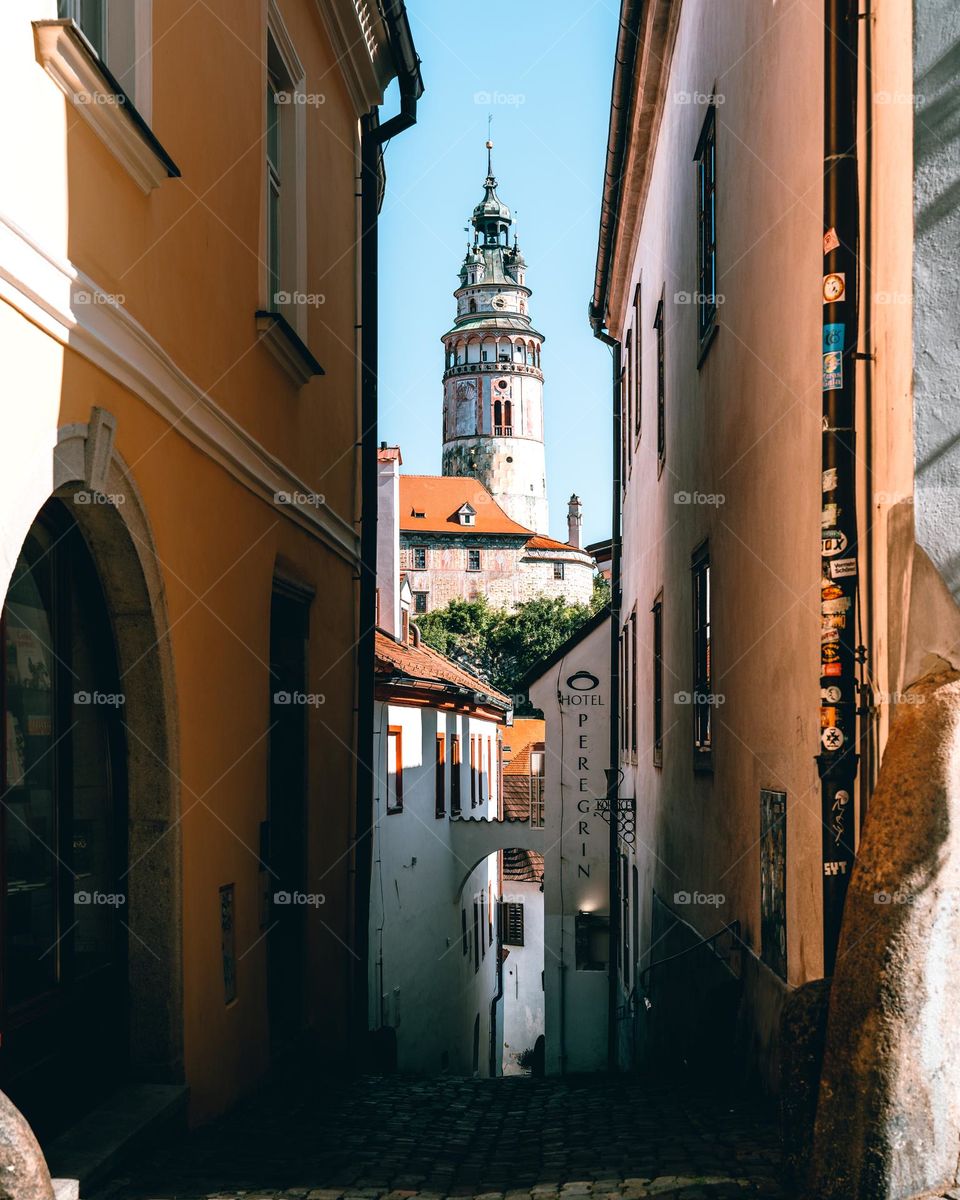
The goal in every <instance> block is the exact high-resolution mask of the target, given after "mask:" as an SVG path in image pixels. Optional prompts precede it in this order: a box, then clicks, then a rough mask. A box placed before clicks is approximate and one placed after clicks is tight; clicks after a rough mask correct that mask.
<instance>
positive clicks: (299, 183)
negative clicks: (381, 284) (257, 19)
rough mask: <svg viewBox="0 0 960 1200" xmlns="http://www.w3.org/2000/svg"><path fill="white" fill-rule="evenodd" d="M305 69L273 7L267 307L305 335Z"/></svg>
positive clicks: (269, 45) (269, 57) (269, 31)
mask: <svg viewBox="0 0 960 1200" xmlns="http://www.w3.org/2000/svg"><path fill="white" fill-rule="evenodd" d="M303 79H304V72H303V67H302V66H301V64H300V60H299V59H298V58H297V55H296V51H295V50H294V48H293V44H292V43H291V41H290V38H289V35H288V34H287V32H286V30H285V28H284V26H283V23H282V21H281V20H280V16H279V13H278V11H277V9H276V6H275V5H274V4H271V5H270V10H269V14H268V22H267V79H266V129H265V137H264V148H265V154H264V168H265V186H266V214H265V238H264V264H265V267H266V304H265V305H264V307H265V308H266V309H267V310H268V311H270V312H278V313H281V314H282V315H283V316H284V317H285V318H286V319H287V321H289V323H290V325H291V326H292V327H293V328H294V329H295V330H296V331H297V333H298V334H300V335H301V336H303V335H304V334H305V332H306V304H305V303H298V300H299V299H300V296H301V295H302V294H303V292H304V286H303V274H302V272H303V264H304V259H305V253H306V246H305V241H306V191H305V183H306V176H305V161H304V160H305V150H306V130H305V125H304V121H305V115H304V109H305V106H304V105H303V103H302V102H301V99H299V97H302V93H303Z"/></svg>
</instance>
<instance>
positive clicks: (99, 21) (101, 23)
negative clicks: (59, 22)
mask: <svg viewBox="0 0 960 1200" xmlns="http://www.w3.org/2000/svg"><path fill="white" fill-rule="evenodd" d="M105 7H106V3H105V0H80V28H81V29H82V30H83V32H84V34H85V36H86V38H87V40H88V41H89V42H90V44H91V45H92V46H93V48H94V50H96V52H97V53H98V54H99V55H100V57H101V58H102V59H104V60H106V50H107V47H106V38H105V37H104V34H105V32H106V21H105V20H104V16H105V14H104V9H105Z"/></svg>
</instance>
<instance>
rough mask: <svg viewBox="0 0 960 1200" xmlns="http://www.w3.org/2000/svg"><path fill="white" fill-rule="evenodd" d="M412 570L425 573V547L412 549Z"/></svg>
mask: <svg viewBox="0 0 960 1200" xmlns="http://www.w3.org/2000/svg"><path fill="white" fill-rule="evenodd" d="M413 569H414V570H415V571H425V570H426V569H427V548H426V546H414V548H413Z"/></svg>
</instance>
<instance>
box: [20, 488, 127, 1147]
mask: <svg viewBox="0 0 960 1200" xmlns="http://www.w3.org/2000/svg"><path fill="white" fill-rule="evenodd" d="M0 645H2V648H3V662H4V670H3V673H2V682H0V688H2V691H0V707H2V709H3V724H4V737H3V741H2V744H0V783H2V790H0V798H2V804H0V869H2V874H0V948H2V968H3V969H2V982H0V1021H2V1042H0V1086H2V1087H3V1090H5V1091H7V1092H8V1093H9V1094H10V1095H11V1097H12V1098H13V1100H14V1102H15V1103H16V1104H17V1105H18V1106H19V1107H20V1108H21V1109H22V1110H23V1111H24V1112H25V1114H26V1115H27V1117H28V1119H30V1120H31V1122H32V1123H34V1125H35V1126H36V1127H38V1128H39V1130H40V1131H41V1132H43V1131H45V1130H48V1129H53V1128H56V1127H57V1126H58V1125H61V1124H62V1123H63V1122H64V1120H65V1119H66V1117H67V1115H68V1114H70V1113H71V1112H74V1113H75V1112H76V1111H77V1110H78V1109H80V1110H82V1109H83V1108H87V1107H90V1106H91V1104H93V1103H95V1102H96V1101H97V1099H99V1098H100V1097H101V1096H102V1095H104V1094H105V1093H106V1092H107V1091H109V1090H110V1089H111V1088H112V1087H113V1086H115V1085H116V1083H117V1082H118V1081H119V1080H120V1079H121V1078H122V1077H123V1075H124V1073H125V1070H126V1065H127V1055H128V1046H129V1030H128V1012H129V1004H128V984H127V980H128V972H127V938H126V930H127V925H126V919H125V917H126V909H127V896H126V887H125V883H126V880H125V875H124V873H125V867H126V862H127V768H126V747H125V739H124V731H123V723H122V712H123V707H124V701H125V697H124V695H123V691H122V687H121V683H120V679H119V673H118V669H117V656H116V651H115V644H114V636H113V631H112V628H111V622H110V617H109V615H108V607H107V602H106V600H105V597H104V592H103V588H102V586H101V583H100V580H99V578H98V573H97V570H96V567H95V565H94V560H93V557H92V555H91V553H90V550H89V549H88V546H87V542H86V540H85V538H84V535H83V533H82V531H81V528H80V526H79V525H78V523H77V522H76V521H75V520H74V518H73V515H72V513H71V511H70V507H69V506H68V504H67V503H64V502H62V501H61V500H57V499H51V500H49V501H48V502H47V503H46V504H45V505H44V507H43V509H42V510H41V512H40V513H39V515H38V516H37V518H36V519H35V520H34V522H33V524H32V525H31V527H30V530H29V532H28V534H27V537H26V539H25V541H24V544H23V547H22V550H21V552H20V555H19V558H18V560H17V563H16V566H15V568H14V571H13V575H12V578H11V582H10V585H9V588H8V591H7V595H6V599H5V602H4V605H3V610H2V617H0Z"/></svg>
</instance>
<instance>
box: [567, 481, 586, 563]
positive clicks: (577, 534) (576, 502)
mask: <svg viewBox="0 0 960 1200" xmlns="http://www.w3.org/2000/svg"><path fill="white" fill-rule="evenodd" d="M582 526H583V505H582V504H581V503H580V497H579V496H578V495H577V494H576V492H574V494H573V495H572V496H571V497H570V503H569V504H568V505H567V542H568V543H569V544H570V545H571V546H573V548H574V549H575V550H582V549H583V534H582V533H581V529H582Z"/></svg>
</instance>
